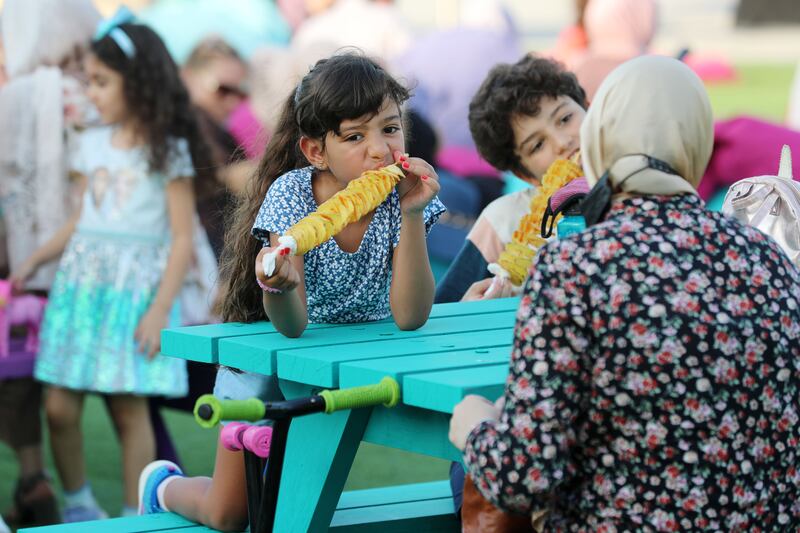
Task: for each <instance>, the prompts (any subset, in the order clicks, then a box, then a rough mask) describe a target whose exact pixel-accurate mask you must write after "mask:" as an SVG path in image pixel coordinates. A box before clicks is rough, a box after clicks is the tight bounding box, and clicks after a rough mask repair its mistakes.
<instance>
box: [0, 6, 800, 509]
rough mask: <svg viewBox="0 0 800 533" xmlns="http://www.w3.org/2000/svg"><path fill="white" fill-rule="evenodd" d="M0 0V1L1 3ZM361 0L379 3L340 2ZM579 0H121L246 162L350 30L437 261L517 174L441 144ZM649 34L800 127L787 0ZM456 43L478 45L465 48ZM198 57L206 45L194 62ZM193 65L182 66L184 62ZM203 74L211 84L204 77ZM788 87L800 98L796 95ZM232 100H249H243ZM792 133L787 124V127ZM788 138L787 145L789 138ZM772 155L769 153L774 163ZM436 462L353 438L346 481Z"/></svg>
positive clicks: (8, 487)
mask: <svg viewBox="0 0 800 533" xmlns="http://www.w3.org/2000/svg"><path fill="white" fill-rule="evenodd" d="M30 1H31V2H34V1H37V0H30ZM633 1H636V0H633ZM95 3H96V5H97V8H98V9H99V11H100V12H101V13H102V14H103V15H104V16H110V15H111V14H113V13H114V12H115V11H116V10H117V8H119V7H120V6H121V5H123V3H122V2H119V1H114V0H96V2H95ZM2 4H3V2H2V1H0V10H1V9H2ZM367 4H370V5H369V6H367V7H368V8H369V9H372V8H376V9H379V10H380V13H377V12H375V10H372V11H369V9H368V11H369V12H367V11H364V12H363V13H361V12H359V11H352V12H351V11H347V10H348V9H351V8H352V9H354V10H355V6H360V8H364V7H365V5H367ZM584 4H585V1H584V2H581V1H576V2H573V1H569V0H504V1H495V0H396V1H394V2H391V1H385V0H384V1H381V0H376V1H374V2H371V3H370V2H369V1H368V0H335V1H332V0H296V1H292V0H154V1H146V0H130V1H128V2H125V3H124V5H126V6H127V7H129V8H130V9H131V10H132V11H134V12H135V13H136V14H137V16H138V17H139V20H140V21H141V22H144V23H147V24H150V25H152V26H153V28H154V29H155V30H156V31H157V32H159V33H160V35H161V36H162V38H163V39H164V40H165V42H166V43H167V46H168V48H169V49H170V51H171V53H172V54H173V57H174V59H175V60H176V62H177V63H179V65H182V66H184V67H186V69H185V72H184V73H185V81H186V83H187V85H189V88H190V92H191V91H193V89H192V83H196V84H197V88H196V90H195V91H194V92H193V95H192V97H193V100H195V103H196V104H197V105H198V107H201V108H202V109H203V111H204V112H205V113H207V114H208V116H209V119H210V120H211V122H212V123H215V124H217V126H220V127H223V128H224V129H225V130H226V131H227V132H228V133H229V134H231V135H233V137H234V138H235V140H236V142H237V143H239V146H241V147H243V148H244V151H245V152H246V158H247V159H249V160H251V161H255V160H257V158H258V156H259V154H260V153H261V151H262V150H263V145H264V143H265V142H266V140H267V139H268V138H269V134H270V130H271V128H272V126H273V121H274V116H275V113H276V111H277V108H278V106H279V103H280V102H281V101H282V99H283V98H284V97H285V95H286V94H288V91H289V90H291V89H292V88H293V87H294V85H295V84H296V82H297V80H298V79H299V78H300V77H301V76H302V75H304V74H305V73H306V72H307V71H308V68H309V66H310V65H311V64H313V62H314V61H315V60H316V59H317V58H319V57H323V56H325V55H328V54H329V53H330V52H331V51H333V50H335V49H337V48H339V47H341V46H344V45H348V44H356V45H358V46H360V47H363V48H365V49H366V51H367V52H368V53H370V54H372V55H377V56H379V57H380V58H381V59H383V60H384V61H385V62H386V64H387V65H388V66H389V68H391V69H392V70H393V72H395V73H396V74H397V75H398V76H400V77H401V78H402V79H404V80H406V81H407V82H408V83H409V84H410V85H411V86H412V88H414V89H415V92H416V96H415V99H414V100H413V101H412V102H411V103H410V106H411V109H412V110H413V111H414V112H415V113H417V115H418V119H419V121H418V122H413V124H414V126H413V128H415V129H414V130H413V131H414V132H415V142H417V141H418V142H419V144H418V145H417V146H415V147H414V148H415V149H413V150H412V149H410V150H409V152H413V155H418V154H423V155H425V156H426V158H429V159H430V160H431V161H436V162H437V168H438V169H439V170H440V171H441V172H440V174H441V176H442V180H443V193H442V194H443V198H442V199H443V201H444V202H445V204H447V205H448V208H449V209H450V213H449V215H448V217H449V218H447V219H445V220H444V221H443V222H444V223H443V224H441V225H440V226H437V229H436V232H438V233H435V234H433V235H432V236H431V243H430V246H431V249H430V251H431V257H432V259H433V260H434V262H435V266H436V268H437V274H440V273H441V272H442V271H443V270H444V269H445V268H446V267H447V264H448V262H449V260H450V259H452V257H453V255H454V254H455V253H456V251H457V250H458V249H459V248H460V246H461V243H463V240H464V237H465V235H466V232H467V231H468V230H469V228H470V226H471V224H472V222H474V220H475V217H476V216H477V214H478V213H479V212H480V208H481V207H482V206H483V205H485V204H486V203H487V202H488V201H489V200H491V199H492V198H493V197H496V196H497V195H498V194H500V193H502V192H509V191H511V190H514V188H515V187H519V186H520V184H519V183H517V182H516V181H515V178H513V176H510V175H507V174H505V175H504V174H500V173H497V172H496V171H494V169H491V168H486V167H485V165H486V164H485V162H483V165H484V166H481V161H480V160H478V158H476V160H475V164H474V166H473V167H471V168H468V169H465V168H459V167H458V166H457V165H455V166H453V165H452V161H453V157H447V156H448V155H452V154H450V153H449V152H447V150H448V149H453V150H455V151H454V152H453V153H454V154H455V156H454V158H455V159H456V160H457V161H462V162H463V161H464V160H465V159H466V157H465V156H464V154H465V153H468V152H469V150H470V149H472V150H473V151H474V146H470V145H471V139H470V138H469V130H468V128H467V127H466V110H467V105H468V102H469V99H470V98H471V95H472V94H474V92H475V90H476V89H477V86H478V85H479V84H480V81H481V80H482V79H483V77H484V76H485V75H486V73H487V72H488V70H489V69H490V68H491V66H492V65H493V64H494V63H495V62H498V61H504V62H513V61H516V60H517V59H518V58H519V57H521V56H522V54H524V53H528V52H538V53H551V54H553V55H555V56H557V57H560V58H562V59H563V60H564V61H565V62H567V63H568V64H569V57H568V55H566V54H563V50H561V51H559V46H560V45H561V44H563V42H564V39H565V38H566V39H567V40H568V37H569V33H568V32H569V31H570V28H574V27H575V26H576V25H577V24H578V23H579V9H580V6H582V5H584ZM352 13H358V14H357V15H353V14H352ZM362 15H363V17H364V18H362ZM366 17H374V18H369V19H368V18H366ZM470 31H473V32H481V33H480V35H481V36H483V37H487V40H486V41H485V44H480V43H479V42H478V40H477V39H478V38H477V37H476V35H478V33H469V32H470ZM463 32H466V33H463ZM565 32H567V33H565ZM565 35H566V37H565ZM209 36H215V37H218V38H219V39H220V41H218V42H217V44H214V46H212V47H211V49H210V51H209V50H207V52H208V54H207V55H206V56H205V59H204V57H203V56H202V54H201V57H199V60H198V61H197V62H196V64H194V65H192V64H187V61H188V59H189V57H190V55H191V54H192V52H193V51H196V50H197V45H198V44H200V43H201V41H202V40H203V39H204V38H207V37H209ZM483 37H481V38H483ZM488 37H491V39H489V38H488ZM649 37H651V39H647V40H648V43H647V46H646V51H649V52H652V53H660V54H665V55H671V56H681V57H683V58H684V59H685V60H686V61H687V62H688V63H689V64H690V65H691V66H692V67H693V68H695V70H696V71H697V72H698V74H700V76H701V77H702V78H703V80H704V81H705V83H706V86H707V88H708V91H709V94H710V96H711V100H712V105H713V107H714V112H715V118H716V119H717V120H718V121H724V120H726V119H733V118H736V117H743V116H746V117H752V118H755V119H758V120H759V121H760V122H759V123H764V124H770V125H771V126H770V127H771V128H793V129H797V128H798V127H800V117H795V118H793V117H792V113H793V111H792V107H791V106H790V101H791V100H792V84H793V79H794V77H795V71H796V67H797V65H798V61H800V6H799V5H798V1H797V0H783V1H781V0H661V1H660V2H658V22H657V25H656V26H655V27H654V28H653V32H652V35H651V36H649ZM462 38H463V39H464V40H463V41H460V40H459V39H462ZM219 42H222V43H223V44H225V45H228V46H229V47H230V49H228V48H226V47H225V46H220V45H219ZM480 42H483V41H480ZM476 43H478V44H476ZM470 45H476V49H475V50H471V49H470V48H469V47H470ZM458 47H460V48H458ZM454 48H456V49H454ZM231 50H232V52H231ZM559 54H562V55H559ZM208 57H211V58H212V59H213V60H212V61H207V59H208ZM220 58H222V59H220ZM209 65H212V66H210V67H209ZM192 67H196V68H195V69H194V73H192V72H190V71H192ZM209 80H210V81H209ZM204 84H205V85H204ZM209 84H210V87H211V88H210V89H207V87H206V89H204V88H203V87H205V86H209ZM797 87H798V88H797V90H796V91H795V92H800V83H798V84H797ZM204 91H205V92H204ZM794 98H796V99H797V100H800V95H797V96H794ZM243 103H246V104H247V106H246V107H245V108H244V109H243V108H242V104H243ZM797 109H798V111H800V107H798V108H797ZM237 113H239V114H237ZM799 114H800V113H799ZM412 118H413V117H412ZM770 131H778V132H784V131H789V130H788V129H787V130H783V129H778V130H774V129H773V130H770ZM426 132H427V133H426ZM793 135H795V136H794V137H792V139H796V138H797V137H796V132H794V133H793ZM787 142H788V141H787ZM794 148H795V152H796V153H800V146H795V147H794ZM465 151H466V152H465ZM777 160H778V153H777V152H776V153H775V154H774V165H775V170H777ZM448 161H449V163H448ZM770 164H772V163H771V160H770ZM248 168H252V167H247V166H245V167H244V170H243V171H242V172H244V174H243V175H244V176H245V179H246V172H247V169H248ZM233 170H235V169H232V173H235V172H233ZM240 170H241V169H240ZM796 175H797V174H796ZM729 177H730V178H734V177H735V176H729ZM741 177H744V176H741ZM240 179H241V178H240ZM235 182H236V178H235V177H233V178H231V181H230V182H229V183H227V184H228V185H229V187H230V188H231V190H234V191H235V185H232V184H235ZM721 190H722V191H723V192H724V189H714V190H709V191H708V195H707V198H708V199H711V198H712V196H713V195H714V194H719V193H720V191H721ZM165 417H166V421H167V426H168V427H169V430H170V433H171V434H172V435H173V436H176V437H177V436H179V437H177V438H175V439H174V440H175V445H176V446H177V448H178V453H179V455H180V457H181V460H182V462H183V464H184V466H185V470H186V472H187V473H188V474H190V475H209V474H210V473H211V469H212V466H213V457H214V449H215V443H216V433H214V432H210V431H205V430H202V429H200V428H199V427H198V426H197V425H196V424H195V423H194V421H193V420H192V418H191V417H190V415H188V414H186V413H183V412H179V411H171V410H167V411H166V414H165ZM83 423H84V431H85V436H86V437H85V438H86V448H87V456H88V457H89V460H88V464H89V472H88V476H89V479H91V481H92V484H93V487H94V491H95V494H96V495H98V497H99V499H100V503H101V504H102V506H103V507H104V508H106V509H108V510H109V511H110V512H112V513H114V512H116V511H118V509H119V502H120V501H121V496H120V494H121V484H120V480H119V472H120V466H119V447H118V445H117V443H116V442H115V441H114V440H113V439H109V438H108V436H109V435H111V434H113V433H112V430H111V423H110V421H109V419H108V417H107V415H106V412H105V408H104V406H103V403H102V400H99V399H97V398H95V397H90V398H89V399H88V400H87V409H86V411H85V416H84V422H83ZM45 442H46V441H45ZM50 464H52V463H50ZM16 468H17V467H16V463H15V461H14V459H13V455H12V453H11V451H10V450H9V449H7V448H6V447H4V446H0V507H5V506H6V504H7V503H8V502H10V501H11V494H12V491H13V483H14V480H15V479H16V477H17V471H16ZM50 471H51V472H53V470H52V467H50ZM447 471H448V464H447V463H445V462H443V461H438V460H434V459H430V458H425V457H417V456H412V455H411V454H407V453H402V452H397V451H394V450H389V449H386V448H382V447H378V446H373V445H366V444H365V445H363V446H362V449H361V450H360V452H359V455H358V457H357V459H356V464H355V466H354V468H353V471H352V473H351V476H350V479H349V480H348V483H347V487H346V488H347V489H358V488H368V487H373V486H382V485H388V484H399V483H406V482H415V481H424V480H433V479H444V478H445V477H447Z"/></svg>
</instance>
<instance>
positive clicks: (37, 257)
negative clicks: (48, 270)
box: [10, 174, 86, 290]
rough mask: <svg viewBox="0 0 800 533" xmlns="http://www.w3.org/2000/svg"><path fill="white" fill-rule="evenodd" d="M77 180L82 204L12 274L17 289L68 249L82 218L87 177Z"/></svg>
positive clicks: (79, 176) (13, 284)
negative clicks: (68, 244)
mask: <svg viewBox="0 0 800 533" xmlns="http://www.w3.org/2000/svg"><path fill="white" fill-rule="evenodd" d="M75 180H76V183H77V187H76V188H77V190H76V194H77V195H78V198H80V203H79V204H78V206H77V208H76V209H75V212H74V213H73V214H72V216H71V217H69V219H67V221H66V222H65V223H64V225H63V226H62V227H61V229H59V230H58V231H57V232H56V233H55V234H54V235H53V236H52V237H50V240H48V241H47V242H46V243H44V244H43V245H42V246H40V247H39V248H37V249H36V251H34V252H33V253H32V254H31V256H30V257H29V258H28V259H26V260H25V262H24V263H22V264H21V265H20V266H19V268H17V269H16V270H15V271H14V272H12V273H11V276H10V280H11V284H12V286H13V287H14V288H15V289H17V290H22V288H23V286H24V284H25V280H27V279H28V278H30V277H31V276H32V275H33V274H34V273H35V272H36V270H37V269H38V268H39V267H40V266H42V265H44V264H46V263H49V262H50V261H52V260H53V259H56V258H57V257H59V256H60V255H61V254H62V253H63V252H64V249H65V248H66V247H67V243H69V240H70V238H71V237H72V234H73V233H75V228H76V227H77V225H78V221H79V220H80V218H81V209H82V208H83V191H84V190H85V189H86V177H85V176H83V175H82V174H78V175H76V176H75Z"/></svg>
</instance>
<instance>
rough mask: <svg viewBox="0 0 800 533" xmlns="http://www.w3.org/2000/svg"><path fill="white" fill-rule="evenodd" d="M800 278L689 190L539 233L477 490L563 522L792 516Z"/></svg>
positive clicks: (557, 524)
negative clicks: (572, 228) (553, 234)
mask: <svg viewBox="0 0 800 533" xmlns="http://www.w3.org/2000/svg"><path fill="white" fill-rule="evenodd" d="M798 384H800V275H799V274H798V271H797V270H796V269H795V267H794V266H792V265H791V264H790V262H789V260H788V258H787V257H785V255H784V254H783V252H782V251H781V250H780V248H779V247H778V245H777V244H775V243H774V242H773V241H772V240H771V239H770V238H769V237H767V236H765V235H764V234H762V233H760V232H758V231H757V230H755V229H753V228H750V227H745V226H742V225H741V224H739V223H738V222H736V221H735V220H733V219H730V218H726V217H724V216H722V215H721V214H719V213H712V212H709V211H706V210H705V209H704V207H703V205H702V202H701V201H700V200H699V199H698V198H696V197H694V196H689V195H683V196H677V197H640V198H631V199H626V200H624V201H621V202H617V203H615V204H614V205H613V206H612V208H611V210H610V212H609V215H608V217H607V219H606V220H605V221H604V222H603V223H601V224H598V225H595V226H592V227H591V228H589V229H588V230H587V231H585V232H584V233H581V234H578V235H574V236H571V237H569V238H567V239H564V240H562V241H559V242H554V243H550V244H549V245H547V246H546V248H544V249H543V250H542V251H541V253H540V255H539V257H538V260H537V261H536V262H535V263H534V266H533V268H532V273H531V276H530V278H529V280H528V281H527V284H526V288H525V293H524V296H523V298H522V301H521V305H520V308H519V312H518V315H517V325H516V331H515V342H514V349H513V352H512V356H511V365H510V375H509V378H508V382H507V387H506V394H505V397H506V405H505V408H504V410H503V413H502V416H501V419H500V420H499V421H497V422H495V421H485V422H483V423H481V424H480V425H479V426H478V427H477V428H475V429H474V430H473V432H472V433H471V434H470V436H469V438H468V440H467V447H466V450H465V456H464V458H465V463H466V465H467V467H468V470H469V472H470V474H471V475H472V477H473V479H475V480H477V483H476V485H477V487H478V488H479V490H480V491H481V492H482V493H483V494H484V495H485V496H486V497H487V498H488V499H490V500H491V501H493V502H494V503H496V504H497V505H499V506H501V507H503V508H506V509H509V510H512V511H517V512H523V513H531V512H533V511H536V510H539V509H549V511H550V512H549V518H548V527H549V529H550V530H553V531H606V532H611V531H678V530H680V531H688V530H709V531H748V532H753V531H790V530H791V531H796V530H797V528H798V526H799V525H800V471H798V442H800V423H798V413H799V412H800V406H799V405H798V403H799V402H800V396H798V393H800V387H798Z"/></svg>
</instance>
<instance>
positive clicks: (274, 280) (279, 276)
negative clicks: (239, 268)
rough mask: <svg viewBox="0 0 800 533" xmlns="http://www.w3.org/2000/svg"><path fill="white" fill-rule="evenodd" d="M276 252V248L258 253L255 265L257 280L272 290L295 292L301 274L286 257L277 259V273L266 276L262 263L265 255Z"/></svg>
mask: <svg viewBox="0 0 800 533" xmlns="http://www.w3.org/2000/svg"><path fill="white" fill-rule="evenodd" d="M272 250H274V248H271V247H266V248H262V249H261V251H260V252H258V257H256V264H255V271H256V272H255V274H256V279H258V280H259V281H260V282H261V283H262V284H264V285H266V286H267V287H270V288H272V289H278V290H281V291H283V292H288V291H291V290H294V288H295V287H297V286H298V285H299V284H300V273H299V272H297V269H295V268H294V265H293V264H292V262H291V261H289V260H288V258H287V257H286V256H284V255H279V256H278V257H276V258H275V272H274V273H273V274H272V275H271V276H269V277H267V275H266V274H264V264H263V262H262V260H263V258H264V255H265V254H268V253H269V252H271V251H272Z"/></svg>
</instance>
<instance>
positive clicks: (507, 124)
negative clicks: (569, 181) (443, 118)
mask: <svg viewBox="0 0 800 533" xmlns="http://www.w3.org/2000/svg"><path fill="white" fill-rule="evenodd" d="M559 96H568V97H570V98H572V99H573V100H574V101H575V103H576V104H578V105H579V106H581V107H582V108H584V109H586V107H587V103H586V93H585V92H584V90H583V88H582V87H581V86H580V85H579V84H578V80H577V78H575V75H574V74H572V73H571V72H569V71H567V70H565V68H564V66H563V65H562V64H561V63H558V62H556V61H554V60H552V59H548V58H545V57H539V56H536V55H525V57H523V58H522V59H520V60H519V61H517V62H516V63H513V64H508V63H498V64H497V65H495V66H494V68H492V70H490V71H489V74H488V75H487V76H486V79H485V80H483V83H482V84H481V86H480V88H479V89H478V92H477V93H475V96H474V97H473V98H472V102H470V104H469V129H470V132H471V133H472V138H473V139H474V140H475V146H476V147H477V148H478V152H479V153H480V154H481V156H482V157H483V158H484V159H485V160H486V161H488V162H489V164H490V165H492V166H493V167H495V168H497V169H499V170H510V171H512V172H514V173H515V174H516V175H518V176H528V177H532V178H535V177H537V176H531V175H530V172H529V171H528V169H526V168H525V166H524V165H523V164H522V162H521V161H520V158H519V156H518V155H517V154H516V153H515V151H514V130H513V129H512V127H511V121H512V120H513V119H514V117H515V116H517V115H520V116H530V117H535V116H537V115H538V114H539V111H540V102H541V100H542V98H546V97H549V98H558V97H559ZM538 177H541V176H538Z"/></svg>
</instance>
